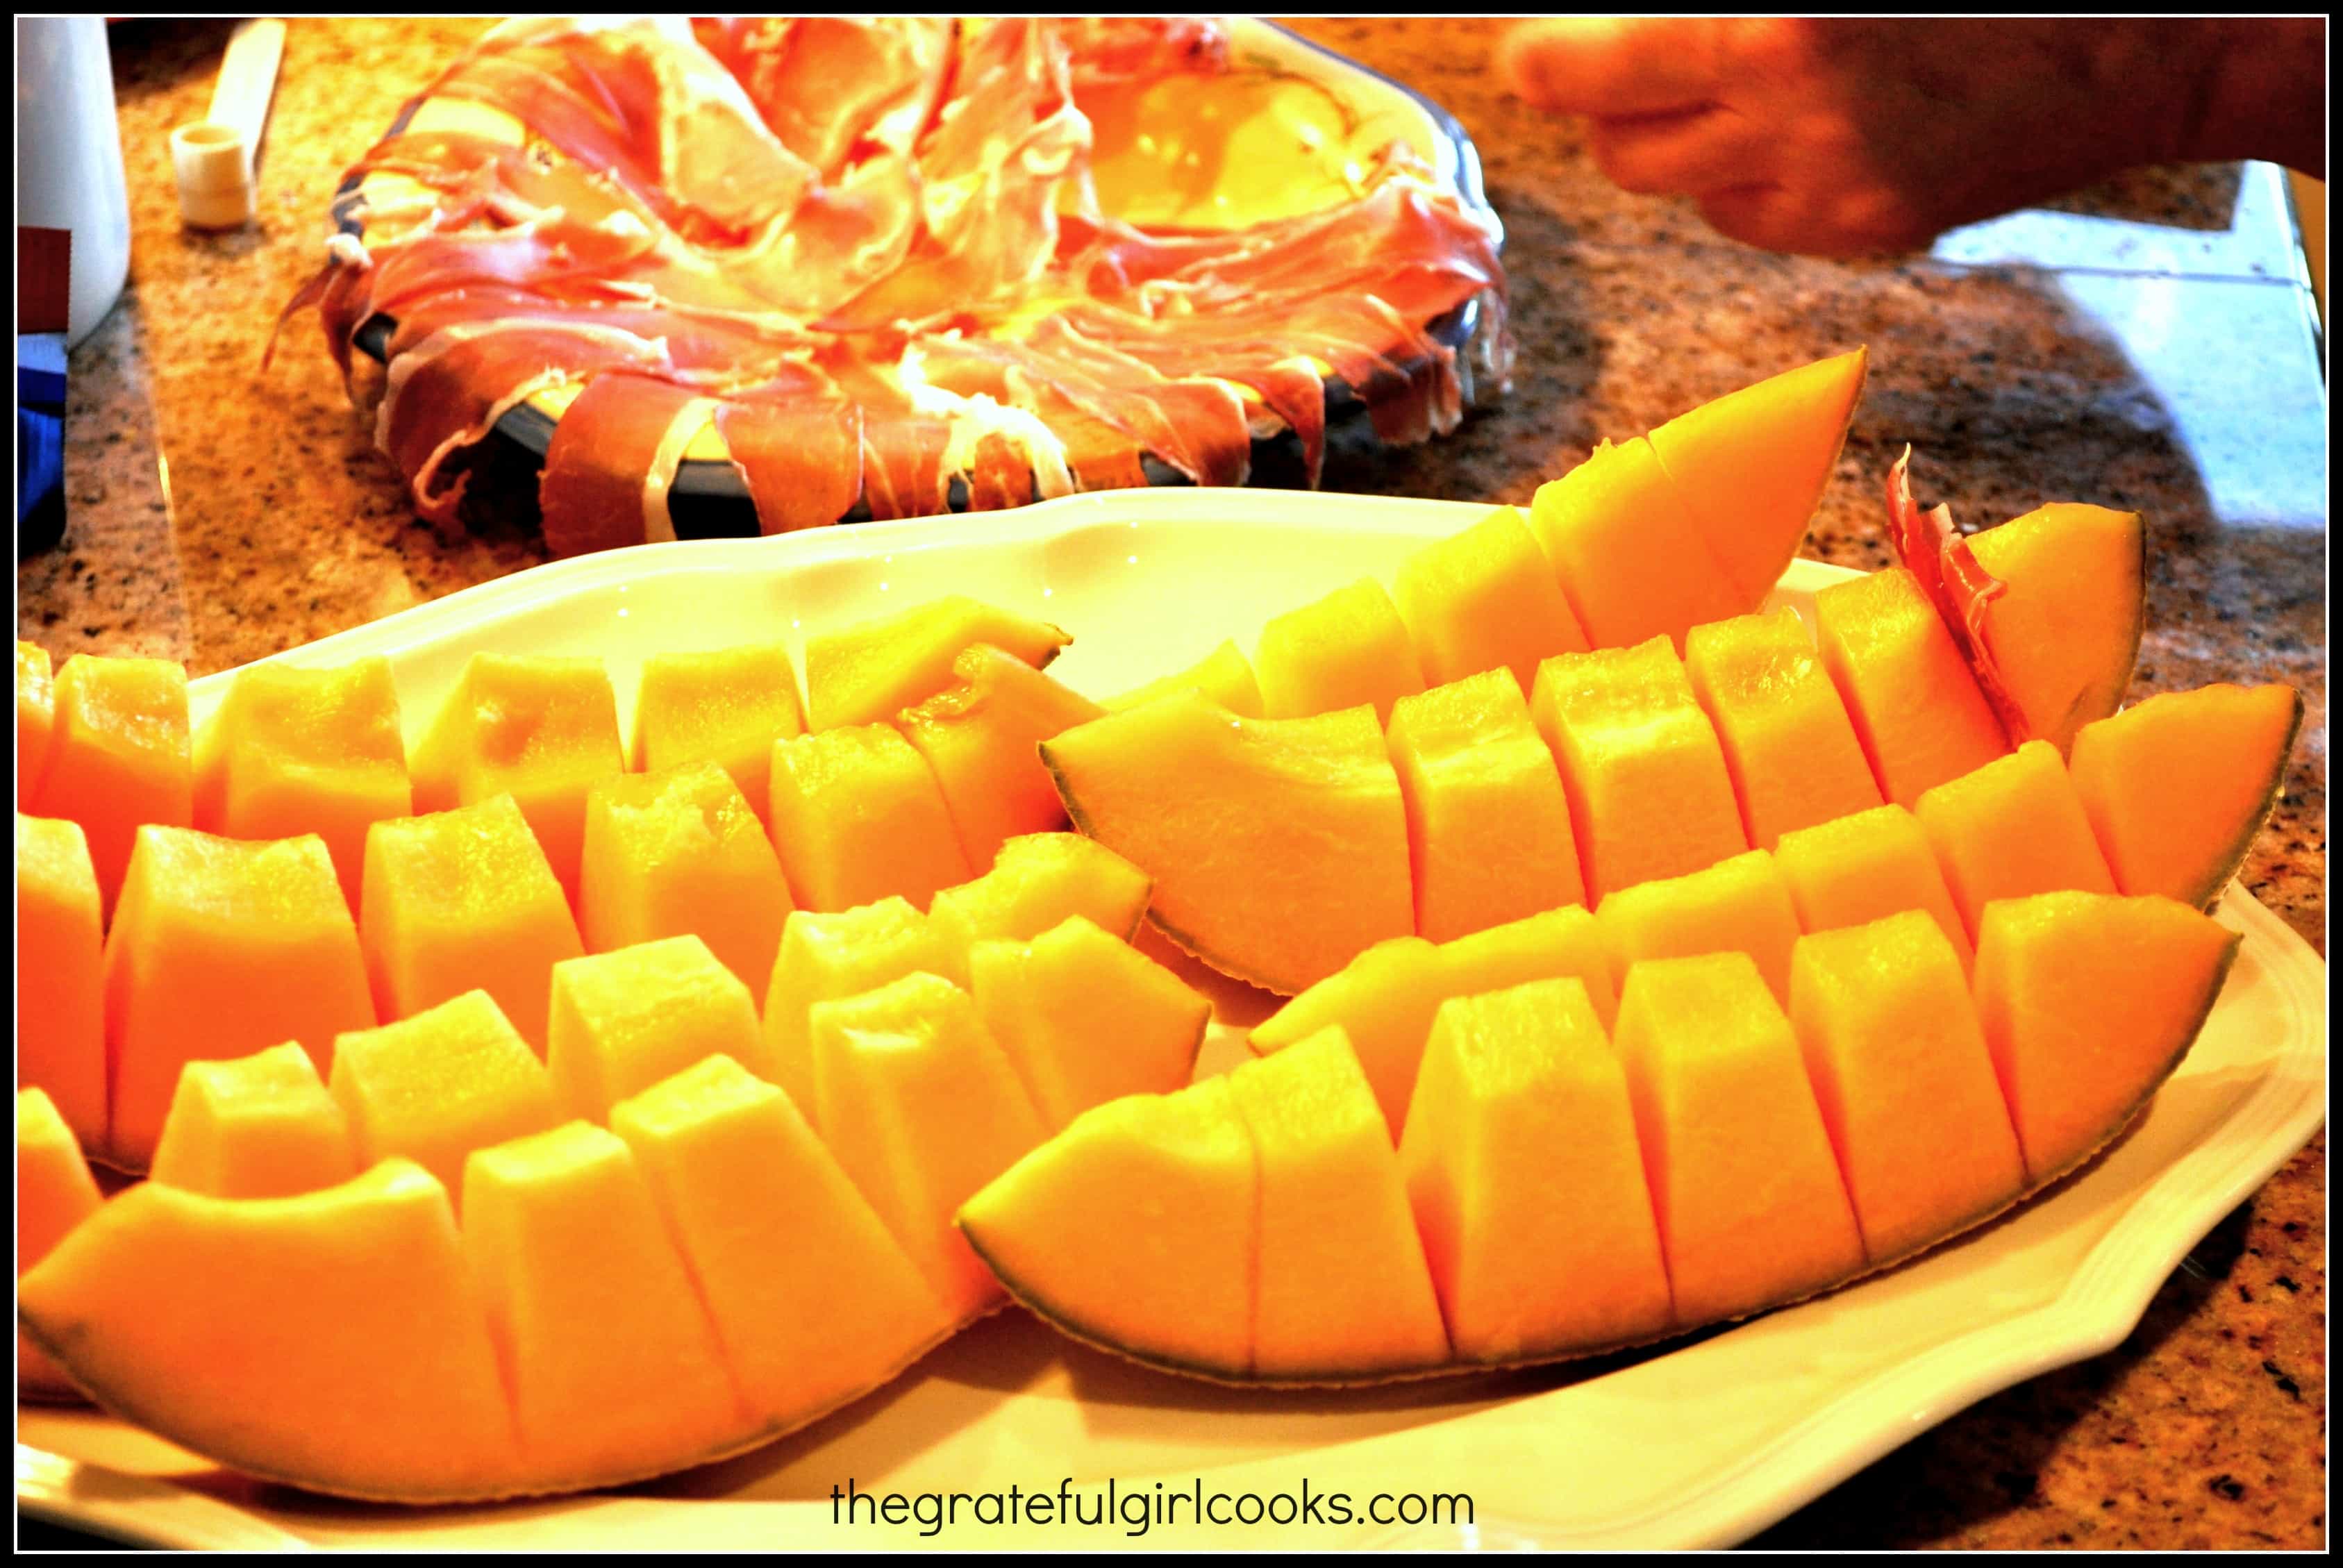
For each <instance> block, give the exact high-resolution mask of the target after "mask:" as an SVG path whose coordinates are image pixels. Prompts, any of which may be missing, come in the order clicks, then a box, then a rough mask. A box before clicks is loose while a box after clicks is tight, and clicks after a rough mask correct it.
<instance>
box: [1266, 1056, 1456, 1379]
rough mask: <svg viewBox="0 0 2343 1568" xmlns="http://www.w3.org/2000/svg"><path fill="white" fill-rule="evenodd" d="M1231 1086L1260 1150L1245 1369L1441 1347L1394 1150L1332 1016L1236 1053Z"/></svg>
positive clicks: (1408, 1356)
mask: <svg viewBox="0 0 2343 1568" xmlns="http://www.w3.org/2000/svg"><path fill="white" fill-rule="evenodd" d="M1229 1092H1230V1094H1231V1095H1232V1097H1233V1098H1234V1100H1235V1101H1236V1105H1237V1111H1238V1113H1239V1114H1240V1115H1242V1117H1243V1118H1244V1122H1245V1128H1246V1131H1249V1132H1250V1133H1251V1134H1252V1142H1253V1151H1254V1152H1255V1154H1256V1155H1257V1156H1258V1157H1259V1159H1260V1161H1261V1252H1260V1262H1259V1265H1258V1268H1259V1275H1258V1278H1259V1285H1258V1286H1257V1294H1256V1296H1255V1299H1254V1312H1253V1357H1252V1369H1253V1375H1254V1376H1255V1377H1258V1378H1262V1379H1264V1380H1268V1381H1272V1382H1277V1381H1310V1380H1322V1379H1352V1380H1355V1379H1360V1378H1373V1377H1376V1376H1381V1375H1385V1374H1389V1373H1393V1372H1408V1371H1412V1370H1413V1369H1416V1368H1421V1367H1429V1366H1437V1365H1438V1364H1440V1363H1441V1362H1444V1361H1446V1360H1447V1359H1448V1354H1449V1351H1448V1333H1447V1331H1446V1329H1445V1328H1443V1326H1442V1323H1441V1318H1440V1302H1439V1299H1438V1297H1437V1296H1436V1295H1435V1294H1434V1292H1433V1287H1432V1271H1431V1269H1430V1268H1429V1266H1428V1265H1427V1264H1426V1263H1425V1261H1424V1257H1423V1240H1422V1238H1420V1237H1419V1236H1418V1235H1417V1234H1416V1231H1415V1216H1414V1212H1413V1210H1411V1209H1410V1208H1409V1206H1408V1198H1407V1184H1406V1181H1405V1178H1404V1177H1403V1175H1402V1174H1401V1172H1400V1164H1399V1155H1398V1152H1397V1151H1395V1150H1394V1149H1393V1146H1392V1139H1391V1135H1390V1132H1389V1130H1388V1129H1387V1128H1386V1127H1385V1125H1384V1122H1383V1115H1382V1113H1381V1111H1378V1110H1377V1108H1376V1105H1375V1097H1374V1091H1373V1090H1372V1089H1371V1088H1369V1087H1368V1085H1367V1078H1366V1074H1365V1073H1363V1072H1362V1071H1361V1070H1359V1061H1358V1058H1357V1057H1356V1056H1355V1055H1353V1053H1352V1050H1351V1041H1350V1038H1349V1036H1347V1035H1345V1034H1344V1033H1343V1032H1342V1027H1341V1026H1340V1025H1335V1026H1332V1027H1330V1028H1328V1029H1326V1030H1322V1031H1320V1032H1319V1033H1317V1034H1315V1035H1312V1037H1311V1038H1310V1039H1308V1040H1303V1041H1302V1042H1301V1043H1300V1044H1299V1045H1295V1046H1292V1047H1291V1048H1289V1049H1287V1050H1281V1051H1279V1052H1278V1053H1277V1054H1276V1055H1274V1056H1270V1057H1263V1058H1261V1059H1259V1060H1252V1061H1248V1062H1245V1063H1244V1064H1242V1066H1240V1067H1239V1068H1238V1069H1237V1070H1235V1071H1234V1072H1232V1073H1231V1074H1229Z"/></svg>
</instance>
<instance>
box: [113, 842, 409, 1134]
mask: <svg viewBox="0 0 2343 1568" xmlns="http://www.w3.org/2000/svg"><path fill="white" fill-rule="evenodd" d="M375 1017H376V1014H375V1009H374V1003H373V1000H371V999H370V998H369V996H368V995H367V973H366V960H365V959H364V958H363V957H362V956H361V955H360V952H359V948H358V933H357V927H356V926H354V925H353V924H352V923H351V920H350V910H349V906H348V905H347V904H345V903H344V902H343V901H342V889H341V883H340V882H339V881H337V879H335V876H334V862H333V860H332V859H331V858H330V857H329V856H328V855H327V853H326V844H325V840H324V839H319V838H317V836H316V835H314V834H312V835H309V836H307V837H304V838H299V839H272V840H268V841H265V842H255V841H248V840H246V839H222V838H217V837H216V836H214V835H212V834H209V833H198V832H196V831H195V830H194V829H191V828H156V827H148V828H142V829H139V833H138V848H137V849H136V852H135V853H133V854H132V856H131V858H130V874H129V876H128V878H127V879H126V880H125V881H124V883H123V887H122V905H121V908H120V909H118V910H116V911H115V920H114V925H113V929H112V930H108V931H107V932H106V1070H107V1094H106V1099H107V1106H108V1112H107V1132H106V1160H107V1161H108V1162H109V1163H112V1164H116V1165H118V1166H119V1167H120V1168H121V1169H123V1170H126V1171H143V1170H145V1169H146V1165H147V1162H148V1161H150V1160H152V1159H153V1158H154V1154H155V1141H156V1139H157V1138H158V1137H160V1136H161V1135H162V1131H163V1117H164V1114H165V1112H166V1111H169V1110H170V1107H171V1096H172V1094H173V1092H174V1091H176V1089H177V1088H178V1084H179V1069H180V1068H181V1067H183V1066H184V1065H186V1063H187V1062H190V1061H224V1060H228V1059H230V1058H232V1057H238V1056H247V1055H249V1054H251V1053H252V1052H253V1051H256V1050H263V1049H265V1048H266V1047H268V1046H272V1045H277V1044H279V1043H281V1042H282V1041H285V1040H299V1041H300V1042H301V1044H302V1046H303V1047H304V1048H305V1049H306V1050H307V1051H308V1052H309V1055H310V1057H311V1058H312V1060H317V1061H318V1062H321V1063H323V1062H328V1061H330V1060H331V1059H332V1050H333V1041H334V1037H335V1036H336V1035H337V1034H339V1033H341V1032H342V1031H343V1030H354V1029H366V1028H369V1027H371V1026H372V1025H373V1023H374V1021H375Z"/></svg>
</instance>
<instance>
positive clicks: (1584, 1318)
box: [1399, 980, 1670, 1362]
mask: <svg viewBox="0 0 2343 1568" xmlns="http://www.w3.org/2000/svg"><path fill="white" fill-rule="evenodd" d="M1399 1159H1400V1168H1401V1170H1402V1171H1403V1172H1404V1173H1405V1175H1406V1178H1407V1190H1408V1198H1409V1201H1410V1202H1411V1203H1412V1204H1413V1208H1414V1212H1415V1222H1416V1228H1417V1230H1418V1231H1421V1232H1422V1234H1423V1250H1424V1255H1425V1257H1426V1259H1427V1260H1428V1261H1429V1262H1430V1264H1431V1267H1432V1278H1433V1283H1434V1284H1435V1285H1436V1286H1437V1287H1438V1288H1439V1292H1440V1308H1441V1312H1442V1314H1443V1317H1444V1318H1445V1319H1446V1320H1447V1323H1448V1333H1449V1337H1450V1338H1451V1340H1453V1342H1454V1345H1455V1352H1456V1354H1457V1356H1458V1357H1459V1358H1460V1359H1462V1360H1465V1361H1480V1362H1513V1361H1524V1360H1532V1359H1534V1358H1537V1357H1540V1356H1551V1355H1563V1354H1568V1353H1571V1352H1584V1351H1589V1350H1594V1349H1598V1348H1601V1347H1604V1346H1609V1345H1619V1344H1627V1343H1631V1342H1634V1341H1637V1340H1644V1339H1650V1338H1652V1337H1654V1336H1655V1335H1658V1334H1661V1333H1664V1332H1666V1331H1667V1328H1668V1324H1669V1321H1670V1319H1669V1296H1668V1275H1667V1267H1666V1264H1665V1263H1664V1261H1663V1260H1662V1258H1661V1256H1660V1234H1659V1229H1658V1226H1657V1224H1656V1223H1655V1221H1654V1220H1653V1218H1652V1200H1651V1194H1650V1193H1649V1192H1648V1191H1646V1190H1645V1188H1644V1163H1643V1157H1642V1154H1641V1152H1640V1150H1639V1147H1638V1145H1637V1143H1636V1141H1635V1115H1634V1108H1633V1107H1632V1106H1631V1105H1630V1104H1629V1102H1628V1099H1627V1079H1626V1071H1625V1069H1624V1068H1623V1067H1622V1066H1621V1065H1620V1061H1619V1057H1618V1054H1617V1053H1616V1052H1615V1051H1614V1050H1612V1049H1611V1041H1610V1040H1609V1038H1608V1037H1607V1036H1605V1035H1604V1032H1603V1024H1602V1021H1601V1020H1599V1019H1597V1018H1596V1017H1595V1016H1594V1005H1593V1003H1592V1002H1590V1001H1589V1000H1588V999H1587V995H1586V988H1585V986H1584V984H1583V983H1582V982H1581V981H1579V980H1533V981H1531V982H1530V983H1528V984H1526V985H1522V986H1516V987H1514V988H1513V989H1511V990H1501V991H1494V992H1491V993H1489V994H1486V995H1482V996H1473V997H1458V998H1454V999H1453V1000H1449V1001H1447V1002H1445V1003H1443V1004H1442V1006H1441V1009H1440V1012H1439V1015H1438V1016H1437V1018H1435V1019H1434V1020H1433V1026H1432V1034H1431V1037H1430V1039H1429V1040H1426V1042H1425V1044H1424V1050H1423V1069H1422V1070H1421V1072H1419V1074H1418V1075H1417V1077H1416V1081H1415V1097H1414V1099H1413V1101H1410V1102H1409V1105H1408V1113H1407V1131H1406V1132H1405V1134H1404V1135H1403V1137H1402V1138H1401V1140H1400V1145H1399Z"/></svg>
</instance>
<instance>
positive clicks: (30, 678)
mask: <svg viewBox="0 0 2343 1568" xmlns="http://www.w3.org/2000/svg"><path fill="white" fill-rule="evenodd" d="M56 718H57V696H56V685H55V680H54V679H53V678H52V676H51V673H50V670H49V650H48V649H47V648H43V647H42V646H41V645H40V644H39V643H36V642H26V641H25V640H24V639H23V638H18V639H17V641H16V809H17V810H19V811H25V810H29V809H31V808H32V805H33V802H34V800H35V799H36V798H37V797H38V796H39V794H40V792H41V779H42V776H43V775H44V774H45V773H46V772H47V771H48V767H49V741H50V739H52V737H53V736H54V735H55V730H56Z"/></svg>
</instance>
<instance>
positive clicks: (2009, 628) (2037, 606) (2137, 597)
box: [1968, 501, 2147, 755]
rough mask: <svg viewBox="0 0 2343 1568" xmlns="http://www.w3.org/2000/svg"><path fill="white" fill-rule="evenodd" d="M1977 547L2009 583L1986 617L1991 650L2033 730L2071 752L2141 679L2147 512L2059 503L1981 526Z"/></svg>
mask: <svg viewBox="0 0 2343 1568" xmlns="http://www.w3.org/2000/svg"><path fill="white" fill-rule="evenodd" d="M1968 548H1969V551H1970V553H1971V554H1972V555H1974V556H1975V557H1976V560H1977V564H1978V565H1980V566H1982V567H1984V568H1985V569H1986V571H1988V572H1990V573H1991V574H1993V576H1995V577H1996V578H1999V579H2000V580H2001V581H2002V583H2003V585H2004V588H2003V591H2002V592H2001V593H1999V594H1996V596H1995V597H1994V598H1992V599H1990V600H1988V601H1987V602H1986V606H1985V609H1984V613H1983V616H1982V618H1981V621H1980V630H1981V632H1982V633H1983V640H1984V644H1985V652H1986V657H1987V658H1991V659H1992V660H1993V664H1994V668H1995V671H1996V675H1997V677H1998V678H1999V681H2000V684H2001V689H2002V690H2003V691H2004V692H2005V693H2006V694H2007V695H2008V696H2009V697H2010V698H2011V699H2013V700H2014V701H2015V702H2016V704H2017V707H2018V709H2019V711H2020V712H2021V713H2022V714H2023V715H2024V716H2025V719H2026V732H2027V734H2028V735H2029V736H2030V737H2032V738H2034V739H2041V740H2046V741H2048V742H2049V743H2050V744H2051V745H2053V746H2055V747H2056V748H2057V749H2058V750H2059V752H2060V753H2061V754H2062V755H2063V754H2064V753H2065V752H2066V750H2067V749H2069V748H2070V747H2072V746H2073V745H2074V741H2075V732H2076V731H2077V730H2078V729H2081V728H2082V727H2083V726H2084V725H2086V724H2088V723H2090V722H2091V721H2092V720H2094V719H2105V718H2106V717H2107V715H2109V714H2110V713H2113V712H2114V711H2115V710H2116V709H2117V706H2118V705H2120V704H2121V703H2122V701H2123V699H2124V692H2125V690H2126V689H2127V688H2128V687H2129V686H2130V685H2131V671H2132V665H2133V663H2134V662H2135V661H2136V660H2137V658H2138V657H2139V633H2140V627H2141V624H2142V622H2143V621H2144V620H2145V616H2144V615H2143V613H2142V596H2143V592H2144V588H2145V578H2146V574H2147V530H2146V529H2144V528H2141V526H2140V520H2139V514H2138V513H2137V512H2117V511H2110V510H2108V509H2107V508H2105V507H2089V506H2081V505H2078V504H2076V503H2073V502H2063V501H2062V502H2054V503H2052V504H2051V505H2049V506H2046V507H2039V508H2036V509H2035V510H2033V511H2030V512H2028V513H2026V515H2025V516H2024V517H2022V518H2012V519H2011V520H2009V521H2008V522H2006V523H2004V524H2002V525H2001V526H2000V527H1999V528H1987V529H1986V530H1985V531H1984V532H1982V533H1976V534H1971V535H1970V536H1969V538H1968Z"/></svg>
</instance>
